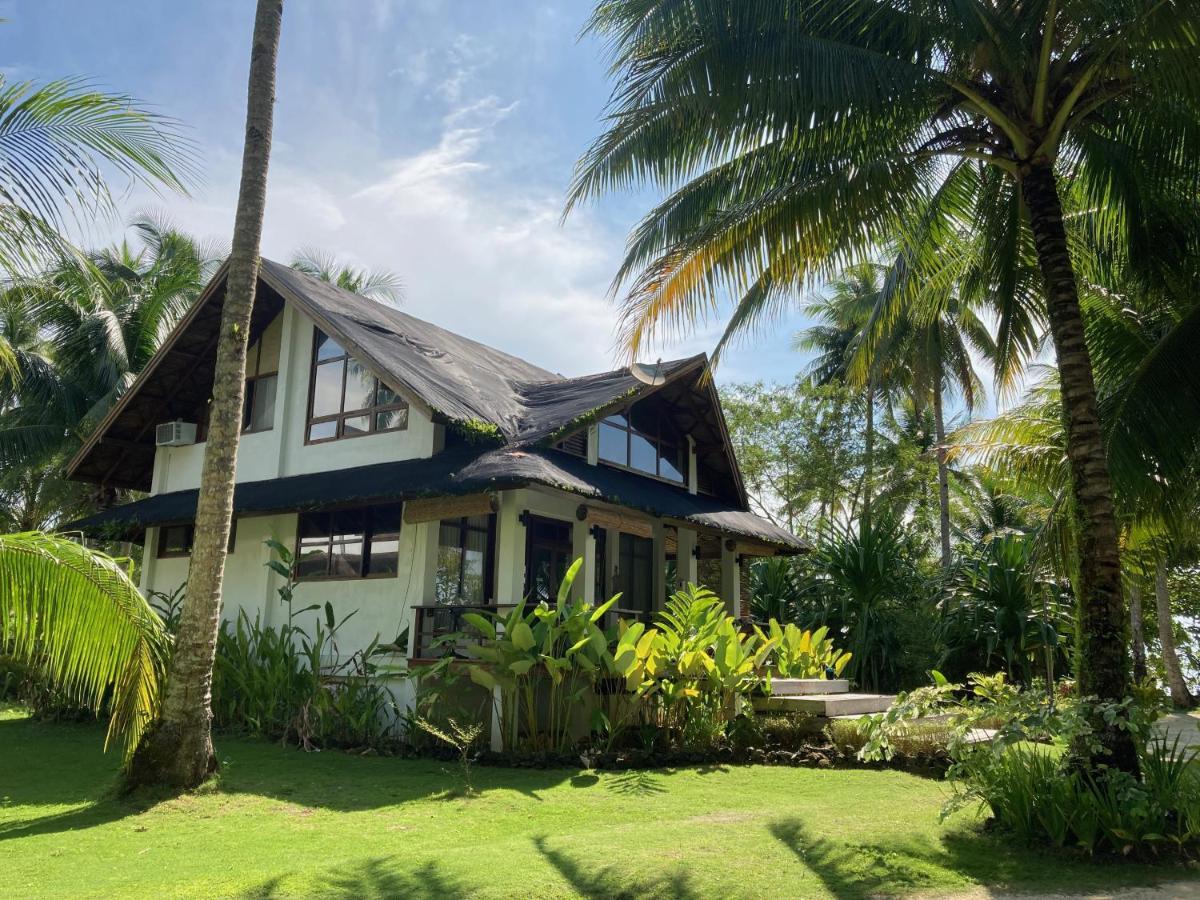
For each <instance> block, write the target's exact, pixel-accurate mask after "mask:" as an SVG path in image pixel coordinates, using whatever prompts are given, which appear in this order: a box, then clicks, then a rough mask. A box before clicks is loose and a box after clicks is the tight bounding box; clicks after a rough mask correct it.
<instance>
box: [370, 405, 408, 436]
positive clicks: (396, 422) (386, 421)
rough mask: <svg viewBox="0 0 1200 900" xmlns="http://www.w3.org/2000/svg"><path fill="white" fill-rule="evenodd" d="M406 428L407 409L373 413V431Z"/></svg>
mask: <svg viewBox="0 0 1200 900" xmlns="http://www.w3.org/2000/svg"><path fill="white" fill-rule="evenodd" d="M407 427H408V407H407V406H405V407H401V408H400V409H388V410H384V411H383V412H380V413H375V430H376V431H391V430H393V429H397V428H407Z"/></svg>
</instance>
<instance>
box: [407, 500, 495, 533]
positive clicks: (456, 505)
mask: <svg viewBox="0 0 1200 900" xmlns="http://www.w3.org/2000/svg"><path fill="white" fill-rule="evenodd" d="M499 507H500V504H499V503H498V502H497V500H496V495H495V494H470V495H468V496H466V497H428V498H425V499H422V500H409V501H408V502H406V503H405V504H404V524H406V525H416V524H418V523H420V522H436V521H439V520H441V519H460V518H462V517H463V516H486V515H489V514H491V513H494V512H495V511H496V510H497V509H499Z"/></svg>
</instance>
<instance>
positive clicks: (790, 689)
mask: <svg viewBox="0 0 1200 900" xmlns="http://www.w3.org/2000/svg"><path fill="white" fill-rule="evenodd" d="M848 693H850V682H849V681H847V680H846V679H845V678H772V679H771V696H773V697H794V696H796V695H798V694H848Z"/></svg>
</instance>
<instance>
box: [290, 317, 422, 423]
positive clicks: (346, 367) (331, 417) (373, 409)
mask: <svg viewBox="0 0 1200 900" xmlns="http://www.w3.org/2000/svg"><path fill="white" fill-rule="evenodd" d="M322 336H324V337H325V338H326V339H328V340H331V341H334V342H335V343H336V344H337V345H338V346H339V347H341V350H342V355H341V356H331V357H330V358H329V359H317V345H318V342H319V341H320V339H321V337H322ZM352 361H353V362H356V363H357V362H358V361H357V360H355V359H354V357H353V356H352V355H351V354H350V352H349V351H348V350H346V348H345V347H342V345H341V342H340V341H336V340H334V338H332V337H331V336H329V335H327V334H325V332H323V331H321V329H320V328H318V327H316V326H315V325H314V326H313V337H312V353H311V354H310V358H309V361H308V407H307V409H308V414H307V415H306V416H305V421H304V443H305V445H309V444H328V443H330V442H332V441H342V440H346V439H348V438H356V437H368V436H369V435H372V434H387V433H388V432H392V431H406V430H407V429H408V416H409V412H410V409H409V404H408V403H407V402H406V401H405V400H402V399H401V398H400V395H399V394H398V393H397V392H396V391H395V390H393V389H392V388H391V387H390V386H388V385H384V386H385V387H387V388H388V390H390V391H392V393H393V394H396V402H395V403H385V404H383V405H379V404H378V403H376V401H377V400H378V399H379V388H380V385H383V382H382V381H381V380H380V379H379V377H378V376H376V375H375V373H373V372H372V373H371V377H372V378H374V379H375V386H374V388H373V389H372V391H371V404H372V405H371V406H369V407H365V408H363V409H351V410H347V409H346V379H347V375H348V373H349V371H350V363H351V362H352ZM335 362H340V363H342V388H341V401H340V409H339V411H338V412H336V413H329V414H327V415H323V416H315V415H313V402H314V400H315V399H316V393H317V367H318V366H322V365H328V364H329V363H335ZM358 364H359V365H362V363H358ZM401 410H403V412H404V419H403V422H402V423H401V424H399V425H393V426H392V427H390V428H379V427H377V423H378V416H379V415H380V414H381V413H387V412H397V411H401ZM362 416H366V417H367V420H368V421H367V424H368V426H369V427H368V429H367V430H366V431H354V432H351V433H350V434H346V433H345V424H346V420H347V419H357V418H360V417H362ZM327 422H333V423H334V434H333V436H332V437H324V438H313V437H311V434H312V427H313V426H314V425H323V424H325V423H327Z"/></svg>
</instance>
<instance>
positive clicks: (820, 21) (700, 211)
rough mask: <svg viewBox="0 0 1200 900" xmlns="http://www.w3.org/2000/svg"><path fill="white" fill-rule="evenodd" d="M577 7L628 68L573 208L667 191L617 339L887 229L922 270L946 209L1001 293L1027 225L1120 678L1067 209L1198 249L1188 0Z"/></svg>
mask: <svg viewBox="0 0 1200 900" xmlns="http://www.w3.org/2000/svg"><path fill="white" fill-rule="evenodd" d="M590 30H591V31H592V32H593V33H595V34H598V35H600V36H601V37H602V38H604V39H606V40H607V41H608V43H609V47H610V49H611V53H612V56H613V60H614V62H613V70H614V72H615V73H616V76H617V79H618V86H617V88H616V90H615V91H614V94H613V100H612V103H611V109H610V110H609V116H608V118H607V122H608V123H609V124H608V129H607V131H606V132H605V133H604V134H603V135H602V136H601V137H600V138H599V139H598V140H597V141H596V143H595V144H593V145H592V147H591V148H590V150H589V151H588V152H587V154H586V155H585V156H584V157H583V159H582V160H581V162H580V165H579V168H578V173H577V177H576V179H575V183H574V185H573V187H572V190H571V193H570V199H569V204H568V209H570V208H571V206H572V205H574V204H576V203H578V202H580V201H582V200H584V199H586V198H589V197H593V196H595V195H597V194H599V193H601V192H603V191H606V190H610V189H613V188H623V187H627V186H633V185H639V184H645V183H649V184H652V185H655V186H657V187H660V188H665V189H667V190H669V191H671V193H670V196H668V197H667V199H666V200H664V201H663V202H662V203H661V204H659V205H658V206H657V207H656V208H655V209H653V210H652V211H651V212H650V213H649V214H648V215H647V216H646V217H645V219H643V221H642V222H641V224H640V225H639V226H638V227H637V228H636V229H635V230H634V232H633V234H632V235H631V237H630V241H629V246H628V252H627V255H626V258H625V261H624V263H623V264H622V266H621V268H620V269H619V271H618V274H617V284H618V285H626V284H628V285H629V290H628V293H627V294H626V296H625V298H624V301H623V307H624V336H625V339H626V343H627V345H628V347H629V348H630V349H631V350H636V349H637V348H638V346H639V345H640V344H641V343H642V341H643V340H645V339H646V338H648V337H650V336H652V335H653V334H654V333H655V331H656V329H659V328H661V327H664V326H668V327H670V326H674V327H678V326H682V325H687V324H689V323H692V322H694V321H696V320H697V319H698V318H700V317H702V316H705V315H709V314H711V313H712V312H713V310H714V308H715V307H716V306H717V304H719V303H720V302H722V300H723V299H724V298H726V297H728V296H730V295H732V296H733V297H734V299H735V301H736V305H735V308H734V312H733V315H732V317H731V319H730V321H729V324H728V326H727V328H726V332H725V338H724V339H723V340H722V343H721V347H723V346H725V344H726V343H727V341H728V339H729V338H730V337H731V336H733V335H735V334H737V333H738V332H740V331H742V330H743V329H745V328H746V327H747V326H748V325H751V324H753V323H754V322H755V321H756V320H759V319H761V317H762V316H763V315H766V314H770V313H771V312H774V311H777V310H778V309H779V308H780V307H781V306H783V305H784V304H786V303H788V302H789V300H790V298H792V297H794V296H796V295H797V293H798V291H799V290H801V289H803V288H804V287H805V286H806V285H808V284H811V283H812V282H813V281H814V280H815V279H820V278H823V277H829V276H831V275H832V274H834V273H835V272H836V271H837V269H838V268H840V267H841V266H843V265H845V264H846V262H848V261H850V260H853V259H855V258H861V257H862V256H863V255H864V254H866V253H869V252H871V251H872V250H873V249H874V248H876V247H877V245H878V243H879V241H880V240H881V238H882V237H883V236H884V235H894V234H897V233H900V234H903V235H904V240H905V245H906V247H907V248H908V249H909V250H910V251H911V252H913V253H914V254H915V255H914V257H913V258H914V260H919V261H920V262H921V268H925V269H933V268H935V267H936V262H935V261H934V256H935V254H934V253H933V252H932V251H933V250H934V249H936V248H937V247H938V246H939V245H940V244H941V243H942V238H943V237H944V236H945V233H946V231H947V230H948V229H950V228H951V227H953V225H958V224H961V223H962V222H966V221H972V222H974V223H975V230H976V232H977V233H978V234H979V235H981V236H982V237H981V240H982V241H983V243H984V245H985V246H984V250H985V252H982V253H980V254H979V255H978V256H979V258H980V259H985V260H989V261H991V262H992V263H993V265H992V266H990V267H988V268H985V269H984V270H983V271H984V272H985V273H986V274H987V275H988V280H989V281H990V282H991V284H990V285H989V287H990V288H991V290H992V292H993V293H994V294H995V295H996V297H997V298H998V299H999V301H1000V302H1002V303H1004V302H1006V301H1010V300H1013V299H1014V298H1016V299H1020V298H1019V296H1018V294H1017V293H1015V292H1014V290H1013V288H1014V286H1015V285H1016V283H1017V282H1016V280H1015V279H1013V278H1011V277H1009V276H1010V275H1011V274H1012V271H1013V269H1012V265H1011V264H1009V263H1008V262H1006V260H1016V259H1017V258H1018V256H1019V254H1017V253H1015V252H1013V250H1014V248H1017V247H1019V246H1021V245H1023V244H1029V245H1031V246H1032V247H1033V250H1034V254H1035V258H1036V260H1037V263H1038V268H1039V270H1040V272H1041V275H1042V287H1043V296H1044V299H1045V304H1044V313H1045V317H1046V320H1047V323H1048V326H1049V331H1050V334H1051V337H1052V339H1053V343H1054V349H1055V352H1056V354H1057V358H1058V370H1059V380H1060V383H1061V388H1062V395H1063V399H1064V408H1065V411H1066V418H1067V452H1068V456H1069V459H1070V464H1071V474H1072V478H1071V481H1072V486H1073V491H1074V494H1075V509H1076V512H1077V515H1078V516H1079V519H1080V542H1079V546H1080V551H1081V552H1080V560H1079V577H1078V579H1077V581H1076V585H1075V586H1076V590H1077V594H1078V597H1079V600H1080V623H1079V625H1080V631H1081V641H1082V642H1081V653H1080V659H1079V681H1080V686H1081V689H1082V691H1083V692H1084V693H1085V694H1088V695H1097V696H1100V697H1102V698H1104V699H1107V700H1114V701H1115V700H1119V699H1120V698H1122V697H1123V696H1124V695H1125V694H1126V693H1127V690H1128V674H1127V670H1128V665H1127V663H1128V650H1127V648H1126V646H1125V642H1124V641H1123V640H1121V639H1120V636H1121V635H1122V634H1123V628H1124V600H1123V596H1122V591H1121V583H1120V582H1121V579H1120V561H1119V557H1118V550H1117V528H1116V520H1115V516H1114V513H1113V509H1112V499H1111V486H1110V483H1109V474H1108V467H1107V461H1106V458H1105V454H1104V443H1103V438H1102V435H1101V430H1100V420H1099V414H1098V411H1097V408H1096V406H1097V403H1096V391H1095V384H1094V380H1093V372H1092V365H1091V359H1090V356H1089V352H1088V347H1087V345H1086V343H1085V341H1084V334H1083V320H1082V316H1081V312H1080V303H1079V295H1078V287H1077V281H1076V273H1075V270H1074V267H1073V265H1072V254H1071V245H1070V243H1069V241H1068V231H1067V227H1066V225H1065V224H1064V219H1065V215H1066V210H1068V209H1083V208H1087V209H1091V210H1093V211H1097V212H1095V213H1094V215H1093V216H1092V217H1091V218H1090V219H1089V220H1088V221H1087V222H1084V223H1082V226H1081V227H1082V233H1081V235H1080V237H1082V238H1084V239H1086V240H1088V241H1090V242H1093V243H1097V244H1103V245H1104V246H1105V247H1106V248H1108V249H1111V250H1112V253H1111V254H1110V255H1111V256H1113V257H1120V258H1123V259H1127V260H1130V261H1132V262H1133V264H1135V265H1137V266H1138V268H1139V270H1140V273H1141V274H1142V275H1143V276H1144V277H1146V278H1148V279H1156V280H1158V281H1163V280H1166V279H1168V278H1169V277H1170V276H1171V274H1172V273H1171V270H1172V266H1173V265H1175V263H1176V261H1178V260H1183V259H1188V258H1194V250H1195V246H1196V241H1197V237H1196V236H1197V234H1198V233H1200V229H1197V228H1196V223H1197V217H1196V215H1195V203H1194V186H1195V184H1196V183H1197V181H1198V180H1200V68H1198V67H1197V66H1195V65H1194V61H1195V59H1196V55H1197V44H1198V42H1200V7H1197V5H1196V4H1195V3H1192V2H1185V0H954V2H929V0H914V2H905V3H901V4H887V3H882V2H878V0H737V2H732V0H691V2H678V0H602V2H599V3H598V5H597V7H596V9H595V12H594V14H593V17H592V19H591V22H590ZM1064 201H1066V205H1064ZM1189 254H1192V255H1189ZM1011 305H1012V304H1010V306H1011ZM1017 305H1020V304H1019V303H1018V304H1017ZM718 349H720V348H718ZM1100 734H1101V744H1102V747H1103V750H1102V751H1101V753H1100V757H1101V758H1107V760H1108V761H1110V762H1115V763H1117V764H1119V765H1120V766H1121V767H1123V768H1129V769H1132V768H1134V767H1135V766H1136V759H1135V754H1134V749H1133V743H1132V740H1131V739H1129V737H1128V735H1127V733H1126V732H1125V731H1124V730H1122V729H1121V728H1119V727H1116V726H1113V725H1107V724H1106V725H1103V726H1102V727H1101V728H1100Z"/></svg>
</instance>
